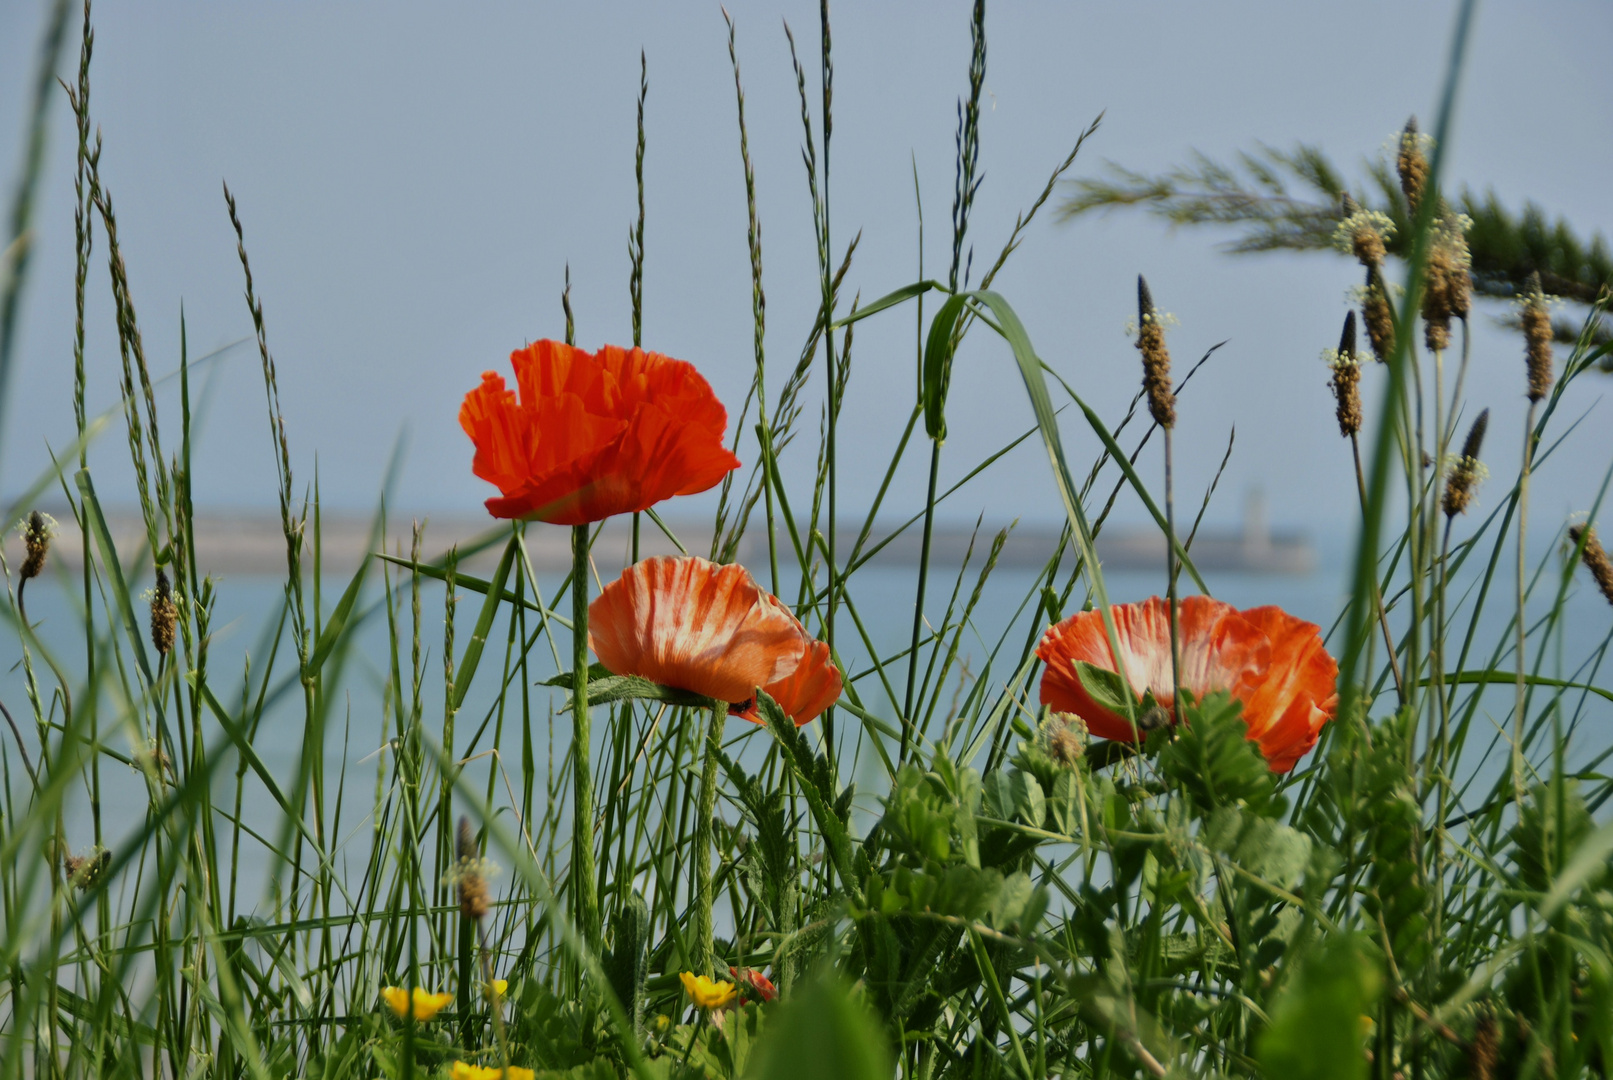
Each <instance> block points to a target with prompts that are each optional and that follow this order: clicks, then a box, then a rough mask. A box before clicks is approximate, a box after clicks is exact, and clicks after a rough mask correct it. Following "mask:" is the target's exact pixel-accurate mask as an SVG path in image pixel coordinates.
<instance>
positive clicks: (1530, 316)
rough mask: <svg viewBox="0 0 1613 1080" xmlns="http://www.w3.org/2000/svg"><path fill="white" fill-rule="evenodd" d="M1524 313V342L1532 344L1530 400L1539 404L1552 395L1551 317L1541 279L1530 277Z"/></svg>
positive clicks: (1529, 352) (1530, 347)
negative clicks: (1541, 287)
mask: <svg viewBox="0 0 1613 1080" xmlns="http://www.w3.org/2000/svg"><path fill="white" fill-rule="evenodd" d="M1523 299H1524V303H1523V311H1521V312H1520V313H1519V316H1518V318H1519V321H1520V322H1521V323H1522V324H1523V338H1524V341H1525V342H1527V343H1528V352H1527V356H1528V361H1529V400H1530V401H1531V402H1535V401H1539V400H1540V399H1541V398H1543V397H1545V396H1546V395H1547V394H1549V393H1550V392H1551V381H1552V374H1551V336H1552V335H1551V313H1550V312H1548V311H1547V310H1546V296H1545V294H1544V293H1542V292H1541V291H1540V275H1539V274H1538V273H1535V274H1531V275H1529V284H1528V287H1527V288H1526V289H1525V290H1524V298H1523Z"/></svg>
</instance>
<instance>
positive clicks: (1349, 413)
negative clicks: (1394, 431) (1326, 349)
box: [1323, 311, 1361, 439]
mask: <svg viewBox="0 0 1613 1080" xmlns="http://www.w3.org/2000/svg"><path fill="white" fill-rule="evenodd" d="M1323 357H1324V358H1325V359H1326V360H1327V361H1328V365H1329V366H1330V367H1331V368H1332V369H1333V378H1332V379H1331V380H1330V382H1329V383H1328V385H1329V386H1331V387H1332V388H1333V398H1334V400H1335V402H1336V403H1337V406H1338V407H1337V410H1336V411H1337V414H1338V420H1339V434H1340V435H1343V436H1344V437H1345V438H1346V439H1348V438H1349V437H1350V436H1352V435H1354V434H1356V433H1357V432H1359V431H1360V430H1361V361H1360V360H1359V359H1358V358H1357V356H1356V351H1355V312H1353V311H1352V312H1350V313H1348V314H1347V315H1345V316H1344V332H1343V333H1342V334H1341V335H1340V336H1339V347H1338V351H1337V352H1335V353H1332V354H1331V355H1329V354H1327V353H1324V354H1323Z"/></svg>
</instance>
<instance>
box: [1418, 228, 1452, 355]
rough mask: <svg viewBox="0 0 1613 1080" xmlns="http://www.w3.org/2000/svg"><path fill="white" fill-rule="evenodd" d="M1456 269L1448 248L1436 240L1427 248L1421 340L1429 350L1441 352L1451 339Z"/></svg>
mask: <svg viewBox="0 0 1613 1080" xmlns="http://www.w3.org/2000/svg"><path fill="white" fill-rule="evenodd" d="M1455 272H1456V267H1455V265H1454V264H1453V262H1452V259H1451V252H1450V250H1449V249H1448V248H1446V247H1445V246H1444V245H1441V244H1435V245H1434V246H1433V247H1432V248H1430V249H1429V252H1428V266H1427V268H1426V269H1425V271H1424V273H1423V278H1424V280H1423V340H1424V341H1425V342H1427V344H1428V348H1429V351H1430V352H1444V351H1445V350H1446V348H1448V347H1449V346H1450V343H1451V290H1450V279H1451V277H1452V275H1453V274H1454V273H1455Z"/></svg>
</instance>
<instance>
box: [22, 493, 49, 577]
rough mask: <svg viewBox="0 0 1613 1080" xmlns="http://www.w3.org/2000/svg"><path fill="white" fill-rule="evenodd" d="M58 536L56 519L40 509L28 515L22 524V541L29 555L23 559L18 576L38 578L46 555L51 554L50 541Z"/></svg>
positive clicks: (42, 569) (43, 566) (43, 567)
mask: <svg viewBox="0 0 1613 1080" xmlns="http://www.w3.org/2000/svg"><path fill="white" fill-rule="evenodd" d="M55 536H56V519H55V518H53V517H51V516H50V515H49V514H41V513H40V512H39V511H38V510H35V511H34V512H33V513H31V514H29V515H28V520H27V521H25V522H24V523H23V526H22V542H23V545H24V546H25V547H26V548H27V555H26V556H25V557H24V558H23V560H22V570H21V571H20V572H19V574H18V576H19V577H20V578H21V579H22V580H23V581H27V580H29V579H30V578H36V577H38V576H39V575H40V573H41V572H43V571H44V569H45V556H47V555H49V554H50V542H51V540H52V539H54V538H55Z"/></svg>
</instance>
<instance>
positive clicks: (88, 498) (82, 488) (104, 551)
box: [73, 469, 151, 686]
mask: <svg viewBox="0 0 1613 1080" xmlns="http://www.w3.org/2000/svg"><path fill="white" fill-rule="evenodd" d="M73 479H74V480H75V481H76V482H77V484H78V493H79V495H80V497H81V499H82V503H83V507H84V516H85V517H86V518H88V519H89V523H90V533H91V535H93V536H94V537H95V546H96V547H98V548H100V549H101V563H102V565H103V566H104V567H105V568H106V577H107V584H109V585H111V586H112V598H113V600H114V601H116V603H117V605H118V614H119V615H121V616H122V618H123V630H124V633H126V634H128V635H129V644H130V645H131V646H132V647H133V648H134V658H135V662H136V663H138V664H139V665H140V672H141V674H143V675H145V677H146V685H147V686H150V685H151V664H150V661H148V660H147V658H146V638H145V635H144V634H142V633H141V632H140V624H139V623H137V622H135V618H134V605H133V604H132V603H130V602H129V585H128V582H127V581H125V580H124V577H123V566H122V564H121V563H119V562H118V549H117V545H115V544H113V543H112V532H111V530H109V529H108V528H107V527H106V515H104V514H102V513H101V503H100V500H98V499H97V498H96V497H95V485H94V484H93V483H92V482H91V481H90V471H89V470H88V469H80V470H79V471H78V473H77V475H75V476H74V477H73Z"/></svg>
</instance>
